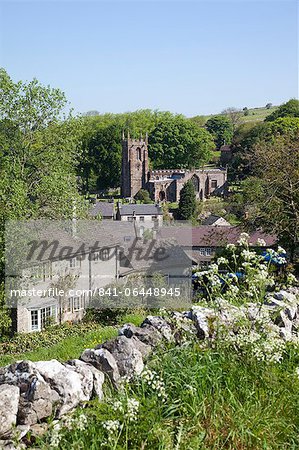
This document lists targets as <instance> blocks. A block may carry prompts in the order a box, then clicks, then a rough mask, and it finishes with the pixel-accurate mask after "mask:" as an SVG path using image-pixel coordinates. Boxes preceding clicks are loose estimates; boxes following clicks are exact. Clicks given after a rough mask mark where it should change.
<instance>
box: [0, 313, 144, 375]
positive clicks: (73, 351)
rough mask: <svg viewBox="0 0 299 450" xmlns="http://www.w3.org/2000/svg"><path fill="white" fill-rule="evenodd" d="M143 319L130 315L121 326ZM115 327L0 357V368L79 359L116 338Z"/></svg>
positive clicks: (139, 314) (139, 316)
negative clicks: (30, 362)
mask: <svg viewBox="0 0 299 450" xmlns="http://www.w3.org/2000/svg"><path fill="white" fill-rule="evenodd" d="M143 319H144V314H143V313H142V312H140V313H132V314H126V315H124V316H123V317H122V320H121V324H124V323H127V322H130V323H133V324H134V325H140V323H141V322H142V320H143ZM119 327H120V325H117V326H101V325H99V326H98V328H97V329H96V330H91V331H88V332H84V333H81V334H80V333H78V334H77V335H75V336H70V337H66V338H65V339H63V340H61V341H60V342H58V343H57V344H54V345H48V346H45V347H40V348H38V349H36V350H33V351H30V352H24V353H14V354H10V355H1V356H0V366H5V365H7V364H11V363H13V362H15V361H17V360H22V359H29V360H30V361H41V360H50V359H57V360H58V361H66V360H68V359H75V358H79V356H80V355H81V353H82V352H83V350H85V349H86V348H93V347H95V346H96V345H97V344H100V343H102V342H104V341H106V340H108V339H111V338H113V337H115V336H117V330H118V328H119Z"/></svg>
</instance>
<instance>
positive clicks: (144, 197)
mask: <svg viewBox="0 0 299 450" xmlns="http://www.w3.org/2000/svg"><path fill="white" fill-rule="evenodd" d="M135 200H139V201H140V202H141V203H152V201H151V199H150V195H149V192H148V191H147V190H146V189H140V191H138V192H137V194H136V195H135Z"/></svg>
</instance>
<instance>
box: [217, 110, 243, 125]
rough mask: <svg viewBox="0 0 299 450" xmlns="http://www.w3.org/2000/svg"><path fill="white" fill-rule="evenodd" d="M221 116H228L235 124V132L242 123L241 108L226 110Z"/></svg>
mask: <svg viewBox="0 0 299 450" xmlns="http://www.w3.org/2000/svg"><path fill="white" fill-rule="evenodd" d="M221 114H225V115H226V116H228V117H229V118H230V120H231V122H232V124H233V130H235V129H236V127H237V125H238V124H239V123H240V122H241V118H242V111H241V110H240V109H239V108H234V107H233V106H231V107H229V108H226V109H224V110H223V111H222V113H221Z"/></svg>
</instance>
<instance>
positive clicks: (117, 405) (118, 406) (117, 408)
mask: <svg viewBox="0 0 299 450" xmlns="http://www.w3.org/2000/svg"><path fill="white" fill-rule="evenodd" d="M112 408H113V409H114V411H119V412H121V413H123V412H124V407H123V404H122V402H121V401H120V400H115V402H113V404H112Z"/></svg>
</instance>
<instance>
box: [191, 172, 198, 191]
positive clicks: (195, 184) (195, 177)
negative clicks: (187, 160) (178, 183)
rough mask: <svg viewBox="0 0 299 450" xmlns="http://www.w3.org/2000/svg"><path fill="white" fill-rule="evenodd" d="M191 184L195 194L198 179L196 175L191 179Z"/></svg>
mask: <svg viewBox="0 0 299 450" xmlns="http://www.w3.org/2000/svg"><path fill="white" fill-rule="evenodd" d="M191 181H192V184H193V186H194V190H195V192H199V184H200V183H199V178H198V176H197V175H193V177H192V178H191Z"/></svg>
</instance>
